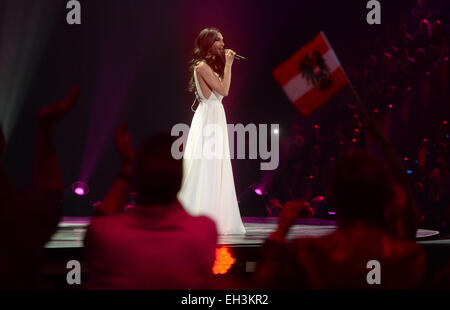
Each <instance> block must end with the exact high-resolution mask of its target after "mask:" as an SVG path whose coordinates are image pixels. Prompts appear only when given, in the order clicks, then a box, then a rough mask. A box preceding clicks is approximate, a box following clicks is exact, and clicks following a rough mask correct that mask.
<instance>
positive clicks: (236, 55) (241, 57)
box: [234, 54, 247, 60]
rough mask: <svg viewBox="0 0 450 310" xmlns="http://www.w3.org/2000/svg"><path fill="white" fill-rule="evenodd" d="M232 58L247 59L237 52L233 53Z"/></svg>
mask: <svg viewBox="0 0 450 310" xmlns="http://www.w3.org/2000/svg"><path fill="white" fill-rule="evenodd" d="M234 59H237V60H247V58H245V57H244V56H241V55H239V54H235V55H234Z"/></svg>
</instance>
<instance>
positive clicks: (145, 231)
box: [85, 125, 217, 289]
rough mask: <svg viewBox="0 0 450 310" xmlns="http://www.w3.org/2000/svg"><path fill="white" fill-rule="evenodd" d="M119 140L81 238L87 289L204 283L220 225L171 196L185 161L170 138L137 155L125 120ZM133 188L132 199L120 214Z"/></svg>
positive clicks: (153, 141)
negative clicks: (111, 176)
mask: <svg viewBox="0 0 450 310" xmlns="http://www.w3.org/2000/svg"><path fill="white" fill-rule="evenodd" d="M116 142H117V148H118V151H119V155H120V158H121V163H122V164H121V169H120V173H119V175H118V177H117V178H116V180H115V181H114V183H113V185H112V186H111V188H110V190H109V192H108V194H107V195H106V197H105V199H104V200H103V202H102V204H101V206H100V207H99V209H98V212H97V214H96V215H95V216H94V217H93V218H92V220H91V223H90V225H89V227H88V230H87V233H86V238H85V247H86V254H87V262H88V284H87V288H89V289H207V288H209V287H210V285H212V282H211V280H212V268H213V264H214V260H215V252H216V242H217V230H216V226H215V223H214V222H213V221H212V220H211V219H209V218H207V217H204V216H199V217H194V216H191V215H189V214H188V213H187V212H186V211H185V210H184V208H183V206H182V205H181V204H180V202H179V201H178V200H177V198H176V194H177V192H178V191H179V189H180V186H181V180H182V162H181V161H179V160H175V159H174V158H173V157H172V155H171V145H172V142H173V139H172V137H171V136H170V135H169V134H165V133H160V134H156V135H153V136H151V137H150V138H148V139H147V140H145V141H144V142H143V143H142V144H141V146H140V148H139V149H138V151H137V154H136V156H134V151H133V148H132V146H131V138H130V134H129V132H128V129H127V126H126V125H122V126H120V127H119V128H118V131H117V134H116ZM134 157H136V158H134ZM133 183H134V184H133ZM133 185H134V187H135V189H136V192H137V203H136V206H135V207H133V208H131V209H130V210H129V211H127V212H124V207H125V205H126V204H127V200H128V195H129V192H130V190H131V189H132V187H133Z"/></svg>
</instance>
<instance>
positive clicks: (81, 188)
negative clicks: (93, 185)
mask: <svg viewBox="0 0 450 310" xmlns="http://www.w3.org/2000/svg"><path fill="white" fill-rule="evenodd" d="M72 191H73V192H74V193H75V194H76V195H78V196H85V195H87V194H88V193H89V186H88V185H87V184H86V183H84V182H81V181H78V182H75V183H73V184H72Z"/></svg>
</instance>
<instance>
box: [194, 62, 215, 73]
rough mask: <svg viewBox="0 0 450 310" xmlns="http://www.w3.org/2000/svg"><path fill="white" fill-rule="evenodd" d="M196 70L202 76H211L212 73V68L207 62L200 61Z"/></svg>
mask: <svg viewBox="0 0 450 310" xmlns="http://www.w3.org/2000/svg"><path fill="white" fill-rule="evenodd" d="M195 69H196V70H197V73H200V74H202V75H205V74H210V73H211V72H212V69H211V67H210V66H209V65H208V64H207V63H206V62H205V61H199V62H198V63H197V65H196V66H195Z"/></svg>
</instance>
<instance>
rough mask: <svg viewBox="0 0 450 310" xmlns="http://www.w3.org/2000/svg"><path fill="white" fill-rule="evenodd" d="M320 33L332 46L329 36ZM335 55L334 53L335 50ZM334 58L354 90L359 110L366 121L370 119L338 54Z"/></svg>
mask: <svg viewBox="0 0 450 310" xmlns="http://www.w3.org/2000/svg"><path fill="white" fill-rule="evenodd" d="M320 33H321V35H322V36H323V38H324V39H325V42H326V43H327V44H328V46H332V45H331V44H330V41H328V38H327V36H326V35H325V32H323V31H321V32H320ZM333 53H334V50H333ZM334 56H335V57H336V59H337V61H338V63H339V66H340V67H342V71H343V72H344V75H345V78H346V79H347V81H348V84H349V85H350V88H351V90H352V93H353V96H355V99H356V102H357V103H358V105H359V108H360V110H361V114H362V115H363V116H364V118H365V119H366V120H368V119H369V113H367V110H366V108H365V107H364V105H363V103H362V100H361V97H359V94H358V92H357V91H356V89H355V87H354V86H353V83H352V81H351V80H350V79H349V78H348V76H347V72H346V71H345V69H344V67H343V66H342V63H341V61H340V60H339V58H338V56H337V54H336V53H334Z"/></svg>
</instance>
